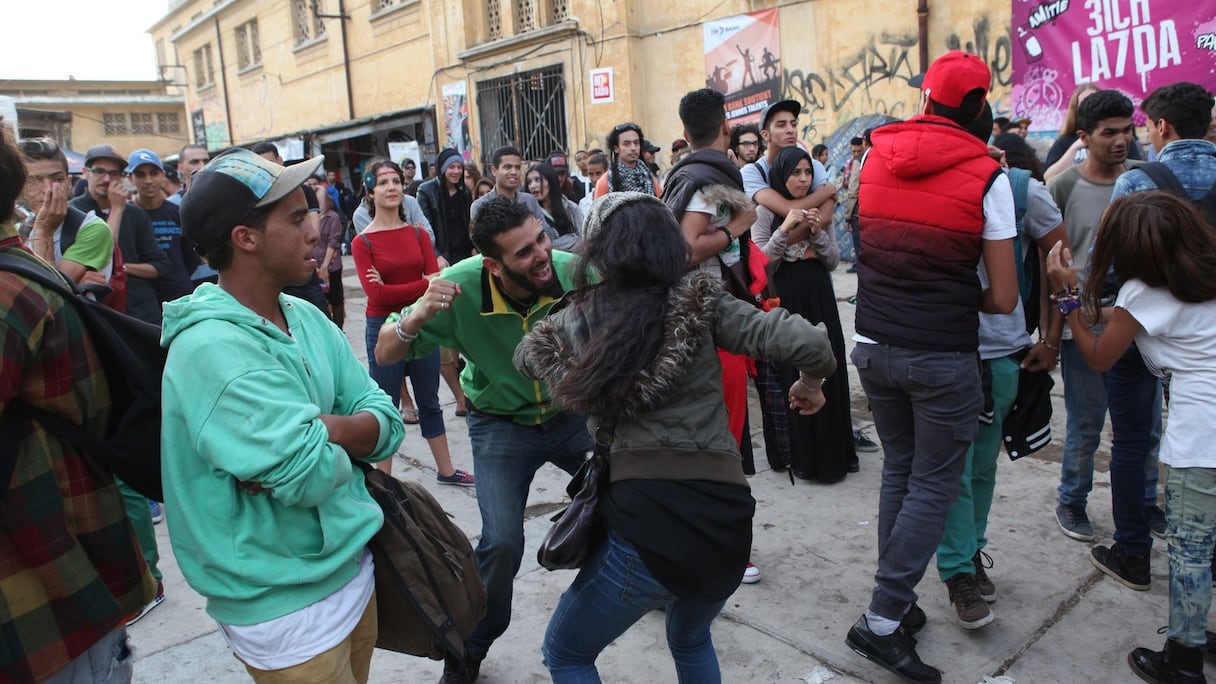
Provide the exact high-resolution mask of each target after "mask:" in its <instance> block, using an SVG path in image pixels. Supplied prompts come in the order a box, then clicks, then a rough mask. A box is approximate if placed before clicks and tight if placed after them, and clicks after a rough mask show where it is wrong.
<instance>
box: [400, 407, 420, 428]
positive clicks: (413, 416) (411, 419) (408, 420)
mask: <svg viewBox="0 0 1216 684" xmlns="http://www.w3.org/2000/svg"><path fill="white" fill-rule="evenodd" d="M401 422H403V423H405V424H406V425H417V424H418V409H401Z"/></svg>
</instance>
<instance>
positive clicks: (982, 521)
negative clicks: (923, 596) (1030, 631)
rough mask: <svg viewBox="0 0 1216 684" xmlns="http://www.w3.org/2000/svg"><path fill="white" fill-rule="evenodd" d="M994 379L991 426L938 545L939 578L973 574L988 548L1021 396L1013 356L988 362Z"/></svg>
mask: <svg viewBox="0 0 1216 684" xmlns="http://www.w3.org/2000/svg"><path fill="white" fill-rule="evenodd" d="M984 363H985V364H987V366H988V371H989V373H990V374H991V375H992V409H993V414H994V415H993V417H992V424H991V425H984V424H983V423H980V429H979V433H978V434H977V435H976V437H975V442H973V443H972V444H971V448H970V449H968V450H967V464H966V467H965V468H964V469H963V481H962V484H961V486H960V487H959V489H958V498H957V499H955V500H954V505H953V506H951V507H950V513H949V515H947V516H946V533H945V534H944V535H943V536H942V541H941V543H940V544H938V546H937V574H938V575H939V576H940V577H941V580H942V581H943V582H945V581H946V580H948V579H950V578H951V577H954V576H955V575H959V574H962V573H968V574H974V573H975V565H973V564H972V562H971V559H972V558H974V557H975V554H976V552H977V551H979V550H980V549H982V548H984V547H985V546H986V545H987V544H988V537H987V534H988V511H989V510H990V509H991V508H992V492H993V490H995V489H996V462H997V458H998V457H999V456H1000V453H1001V437H1002V435H1001V433H1002V432H1003V428H1004V424H1005V417H1006V416H1008V415H1009V411H1010V410H1011V409H1012V408H1013V400H1014V398H1016V397H1017V394H1018V370H1019V365H1018V362H1017V361H1014V360H1013V359H1012V358H1011V357H1004V358H1000V359H992V360H991V361H985V362H984Z"/></svg>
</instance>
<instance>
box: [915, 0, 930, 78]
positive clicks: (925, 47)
mask: <svg viewBox="0 0 1216 684" xmlns="http://www.w3.org/2000/svg"><path fill="white" fill-rule="evenodd" d="M916 24H917V29H918V35H917V40H918V41H919V47H920V73H922V74H923V73H925V72H926V71H928V70H929V0H917V2H916Z"/></svg>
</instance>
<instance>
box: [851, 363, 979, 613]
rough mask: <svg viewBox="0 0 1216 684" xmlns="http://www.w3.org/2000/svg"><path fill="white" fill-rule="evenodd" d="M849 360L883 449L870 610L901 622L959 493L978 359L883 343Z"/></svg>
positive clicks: (973, 415) (971, 435)
mask: <svg viewBox="0 0 1216 684" xmlns="http://www.w3.org/2000/svg"><path fill="white" fill-rule="evenodd" d="M852 359H853V364H854V365H855V366H857V372H858V375H860V377H861V386H862V387H863V388H864V389H865V392H866V398H867V399H868V400H869V403H870V410H871V411H872V412H873V413H874V428H875V430H876V431H877V432H878V437H879V439H880V440H881V441H882V447H883V455H884V458H883V466H882V489H881V491H880V493H879V498H878V572H877V573H875V576H874V581H875V586H874V592H873V595H872V597H871V599H870V610H871V611H872V612H873V613H874V614H876V615H879V616H881V617H884V618H888V619H891V620H899V619H900V618H901V617H902V616H903V614H904V612H905V611H906V610H907V607H908V606H909V605H910V604H911V603H913V602H914V601H916V592H915V587H916V585H917V584H918V583H919V582H920V580H921V578H922V577H924V574H925V569H926V568H927V567H928V565H929V559H930V558H932V556H933V553H934V551H936V550H937V545H938V544H939V543H940V542H941V540H942V533H943V531H944V529H945V526H946V515H947V513H948V512H949V510H950V506H951V505H952V504H953V503H954V499H955V497H956V496H957V495H958V488H959V482H960V481H961V478H962V475H963V469H964V466H965V465H966V457H967V449H968V448H969V447H970V446H971V443H972V442H973V441H974V440H975V436H976V431H977V429H978V426H979V420H978V418H979V415H980V411H981V410H982V409H983V407H984V398H983V392H982V390H981V388H980V362H979V357H978V355H976V354H975V353H966V352H931V351H919V350H914V349H903V348H900V347H892V346H889V345H885V344H859V345H857V346H856V347H855V348H854V349H853V354H852Z"/></svg>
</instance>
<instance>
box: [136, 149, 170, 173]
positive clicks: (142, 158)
mask: <svg viewBox="0 0 1216 684" xmlns="http://www.w3.org/2000/svg"><path fill="white" fill-rule="evenodd" d="M144 164H151V165H152V166H155V167H156V168H158V169H160V170H161V171H164V170H165V165H164V164H162V163H161V161H160V157H158V156H156V153H155V152H153V151H152V150H149V149H143V150H135V151H134V152H132V153H131V157H130V158H129V159H128V160H127V173H135V169H138V168H139V167H141V166H143V165H144Z"/></svg>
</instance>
